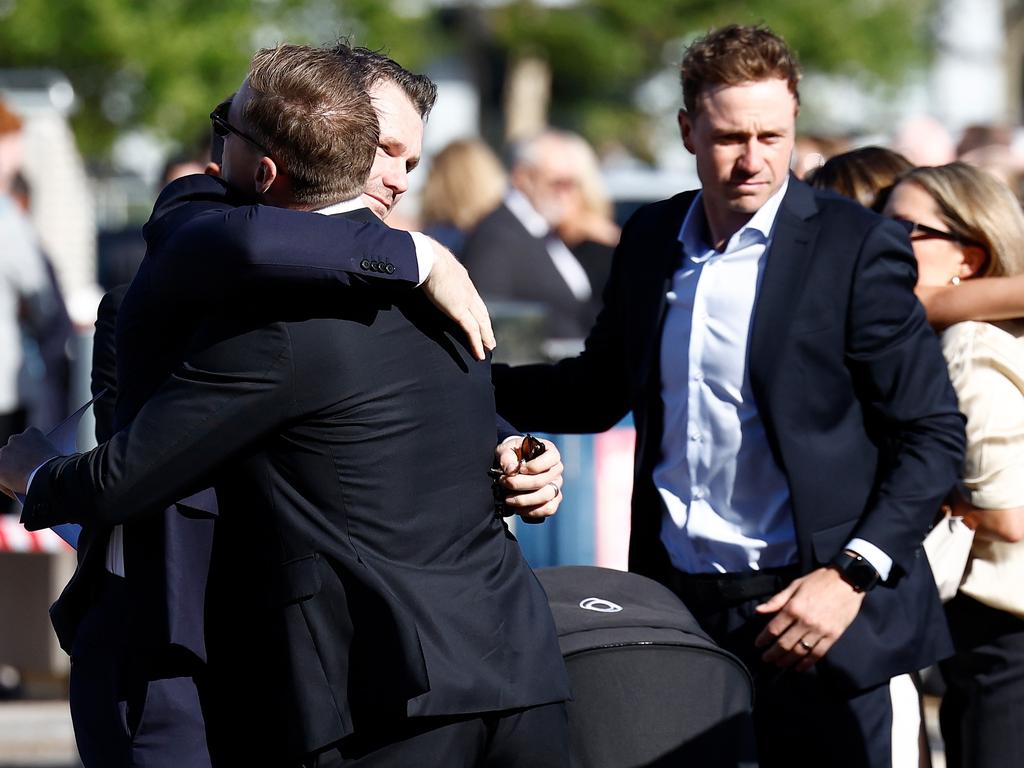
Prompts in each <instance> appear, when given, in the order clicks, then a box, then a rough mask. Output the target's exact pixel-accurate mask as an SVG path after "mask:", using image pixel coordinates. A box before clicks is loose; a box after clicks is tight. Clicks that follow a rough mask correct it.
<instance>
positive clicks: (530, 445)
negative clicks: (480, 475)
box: [487, 434, 547, 479]
mask: <svg viewBox="0 0 1024 768" xmlns="http://www.w3.org/2000/svg"><path fill="white" fill-rule="evenodd" d="M512 450H513V451H514V452H515V454H516V458H517V459H519V461H521V462H522V461H533V460H534V459H536V458H537V457H538V456H540V455H541V454H542V453H544V451H545V450H547V447H546V446H545V445H544V443H542V442H541V441H540V440H538V439H537V438H536V437H534V436H533V435H530V434H527V435H523V442H522V443H521V444H519V445H518V446H517V447H515V448H513V449H512ZM487 474H489V475H490V476H491V477H493V478H494V479H498V478H499V477H501V476H502V475H503V474H505V473H504V472H502V471H501V468H500V467H492V468H491V469H489V470H487Z"/></svg>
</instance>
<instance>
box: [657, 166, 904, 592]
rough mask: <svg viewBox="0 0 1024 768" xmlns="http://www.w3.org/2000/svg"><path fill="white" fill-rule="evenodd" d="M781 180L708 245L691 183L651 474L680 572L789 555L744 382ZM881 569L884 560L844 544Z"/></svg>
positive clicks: (780, 475)
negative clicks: (727, 233) (718, 242)
mask: <svg viewBox="0 0 1024 768" xmlns="http://www.w3.org/2000/svg"><path fill="white" fill-rule="evenodd" d="M788 183H789V182H788V180H787V181H786V182H785V183H784V184H783V185H782V187H781V188H780V189H779V190H778V192H776V193H775V194H774V195H773V196H772V197H771V198H769V199H768V201H767V202H766V203H765V204H764V205H763V206H762V207H761V208H760V210H758V211H757V213H755V214H754V215H753V216H752V217H751V218H750V220H749V221H748V222H747V223H746V225H745V226H743V227H742V228H741V229H740V230H739V231H738V232H736V233H735V234H734V235H733V236H732V237H731V238H730V239H729V242H728V243H727V244H726V246H725V248H724V250H722V251H716V250H715V249H714V247H713V246H711V245H709V243H708V241H709V240H710V236H709V234H708V230H707V221H706V218H705V216H704V206H703V202H702V196H701V195H700V194H698V195H697V197H696V199H695V200H694V202H693V204H692V205H691V206H690V210H689V212H688V213H687V215H686V219H685V220H684V221H683V226H682V228H681V230H680V232H679V240H680V243H681V245H682V251H683V264H682V266H681V267H680V269H679V270H677V271H676V273H675V275H674V276H673V278H672V287H671V290H670V291H669V292H668V294H667V297H666V298H667V301H668V303H669V306H668V312H667V314H666V318H665V327H664V330H663V333H662V337H661V393H662V400H663V401H664V404H665V416H664V419H665V423H664V433H663V437H662V444H661V449H662V459H661V461H660V463H659V464H658V465H657V466H656V467H655V469H654V483H655V486H656V487H657V488H658V492H659V493H660V494H661V498H662V500H663V501H664V504H665V514H664V515H663V517H662V525H661V541H662V543H663V544H664V545H665V548H666V550H667V551H668V554H669V558H670V560H671V562H672V564H673V566H675V568H677V569H678V570H680V571H683V572H685V573H716V572H717V573H735V572H743V571H751V570H761V569H765V568H777V567H781V566H785V565H790V564H792V563H795V562H796V561H797V545H796V529H795V527H794V523H793V512H792V507H791V503H790V491H789V482H788V480H787V478H786V475H785V473H784V472H783V471H782V469H781V468H780V467H779V466H778V464H776V462H775V459H774V457H773V455H772V451H771V447H770V445H769V443H768V437H767V434H766V432H765V426H764V422H763V421H762V419H761V416H760V414H759V413H758V409H757V404H756V403H755V401H754V396H753V392H752V389H751V384H750V372H749V370H748V362H749V355H748V347H749V337H750V327H751V322H752V319H753V314H754V307H755V305H756V302H757V295H758V290H759V286H760V283H761V275H762V274H763V271H764V263H765V254H766V253H767V251H768V247H769V246H770V244H771V239H772V233H773V229H774V225H775V219H776V216H777V214H778V211H779V206H780V205H781V204H782V199H783V197H784V196H785V194H786V189H787V188H788ZM848 547H849V548H850V549H852V550H853V551H855V552H858V553H859V554H861V555H862V556H863V557H864V558H865V559H867V560H868V561H869V562H870V563H871V564H872V565H873V566H874V567H875V568H876V570H878V571H879V573H880V575H881V576H882V578H883V579H884V578H887V577H888V575H889V569H890V568H891V566H892V560H891V559H890V558H888V557H887V556H886V555H885V554H884V553H882V552H881V551H880V550H878V548H877V547H874V546H872V545H871V544H870V543H868V542H864V541H862V540H859V539H854V540H853V541H851V542H850V543H849V545H848Z"/></svg>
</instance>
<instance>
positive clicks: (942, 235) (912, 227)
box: [897, 219, 987, 250]
mask: <svg viewBox="0 0 1024 768" xmlns="http://www.w3.org/2000/svg"><path fill="white" fill-rule="evenodd" d="M897 221H898V222H899V223H900V224H902V225H903V227H904V229H906V230H907V234H908V235H910V240H911V241H912V242H917V241H919V240H946V241H948V242H951V243H957V244H958V245H973V246H974V247H975V248H981V249H982V250H987V249H986V248H985V245H984V243H979V242H978V241H977V240H973V239H972V238H969V237H963V236H962V235H958V234H957V233H956V232H947V231H946V230H944V229H936V228H935V227H929V226H928V225H927V224H919V223H918V222H916V221H907V220H906V219H897Z"/></svg>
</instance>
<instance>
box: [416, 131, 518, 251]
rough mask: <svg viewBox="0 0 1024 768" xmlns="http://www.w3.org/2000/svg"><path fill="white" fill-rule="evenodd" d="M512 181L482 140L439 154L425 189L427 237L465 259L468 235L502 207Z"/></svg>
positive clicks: (462, 141)
mask: <svg viewBox="0 0 1024 768" xmlns="http://www.w3.org/2000/svg"><path fill="white" fill-rule="evenodd" d="M507 185H508V179H507V177H506V175H505V169H504V168H502V166H501V161H500V160H499V159H498V157H497V155H495V154H494V152H493V151H491V149H490V147H488V146H487V145H486V144H484V143H483V142H482V141H480V140H479V139H459V140H457V141H453V142H452V143H451V144H448V145H447V146H446V147H445V148H444V149H442V150H441V151H440V152H438V153H437V154H436V155H435V156H434V158H433V160H432V161H431V163H430V170H429V172H428V174H427V181H426V183H425V184H424V186H423V195H422V200H423V203H422V205H421V206H420V223H421V226H422V229H423V232H424V234H427V235H430V236H431V237H432V238H434V239H435V240H437V241H438V242H440V243H441V244H442V245H444V246H445V247H447V248H448V249H449V250H450V251H451V252H452V253H454V254H455V255H456V256H458V257H459V258H460V259H461V258H462V252H463V249H464V248H465V245H466V235H467V234H468V233H469V232H470V231H471V230H472V229H473V228H475V227H476V225H477V224H478V223H479V222H480V220H481V219H482V218H483V217H484V216H486V215H487V214H488V213H490V212H491V211H493V210H494V209H495V208H497V207H498V206H499V205H501V199H502V197H503V196H504V194H505V188H506V186H507Z"/></svg>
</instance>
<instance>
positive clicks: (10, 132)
mask: <svg viewBox="0 0 1024 768" xmlns="http://www.w3.org/2000/svg"><path fill="white" fill-rule="evenodd" d="M21 126H22V123H21V119H20V118H19V117H18V116H17V115H15V114H14V113H13V112H12V111H11V110H10V109H8V108H7V107H6V106H5V105H4V104H3V102H0V244H2V245H0V443H6V442H7V438H8V437H10V436H11V435H12V434H17V433H18V432H21V431H23V430H24V429H25V427H26V426H27V405H28V392H29V389H28V387H29V379H28V377H27V372H26V370H25V361H26V357H25V352H24V346H25V338H24V337H25V336H26V335H27V336H30V337H32V338H34V339H36V340H39V339H41V338H42V333H43V331H44V330H45V329H46V328H47V326H48V324H49V323H50V321H51V319H52V318H53V317H54V316H55V314H56V302H55V300H54V296H53V290H52V288H51V284H50V280H49V278H48V277H47V273H46V265H45V263H44V261H43V256H42V252H41V251H40V248H39V244H38V242H37V239H36V236H35V233H34V232H33V231H32V225H31V223H30V222H29V220H28V218H27V217H26V216H25V214H24V213H23V212H22V210H21V209H20V208H19V207H18V204H17V202H16V201H15V199H14V197H12V195H11V190H12V185H13V182H14V178H15V176H17V172H18V165H19V163H20V159H21V150H20V134H21ZM14 511H15V505H14V503H13V502H12V501H10V500H9V499H7V497H6V496H4V497H2V499H0V513H11V512H14Z"/></svg>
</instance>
